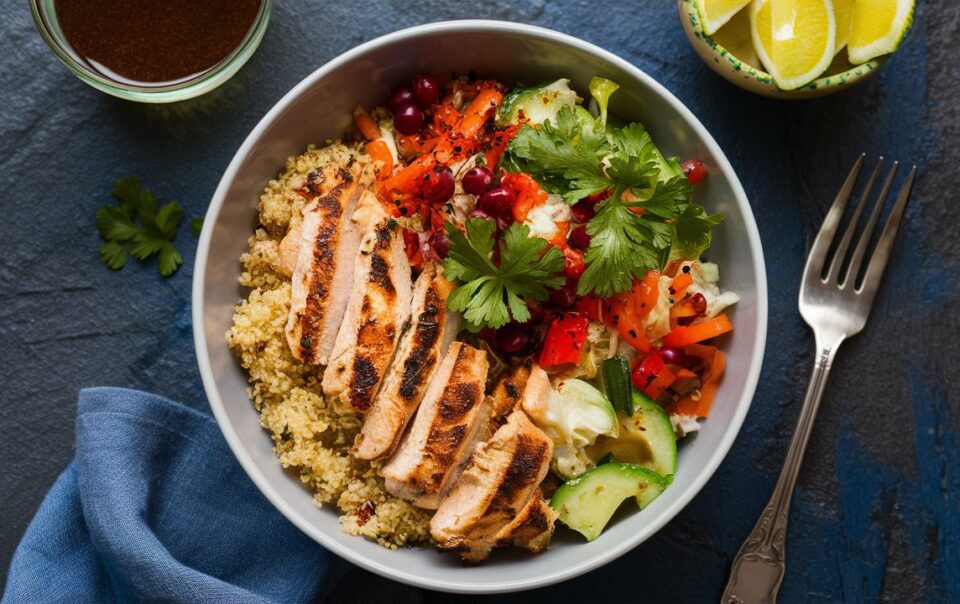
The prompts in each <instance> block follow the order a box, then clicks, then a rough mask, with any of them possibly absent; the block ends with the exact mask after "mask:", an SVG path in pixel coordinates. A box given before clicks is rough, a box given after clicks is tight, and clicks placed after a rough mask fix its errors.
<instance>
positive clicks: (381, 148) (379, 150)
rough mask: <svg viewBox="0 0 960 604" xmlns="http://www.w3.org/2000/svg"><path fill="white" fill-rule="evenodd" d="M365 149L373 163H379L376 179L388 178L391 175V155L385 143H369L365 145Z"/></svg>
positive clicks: (378, 141)
mask: <svg viewBox="0 0 960 604" xmlns="http://www.w3.org/2000/svg"><path fill="white" fill-rule="evenodd" d="M365 149H366V150H367V154H369V155H370V157H372V158H373V160H374V161H378V162H380V168H379V170H378V172H377V177H378V178H380V179H385V178H389V177H390V175H391V174H392V173H393V155H391V153H390V148H389V147H387V143H385V142H383V141H381V140H376V141H371V142H369V143H367V144H366V147H365Z"/></svg>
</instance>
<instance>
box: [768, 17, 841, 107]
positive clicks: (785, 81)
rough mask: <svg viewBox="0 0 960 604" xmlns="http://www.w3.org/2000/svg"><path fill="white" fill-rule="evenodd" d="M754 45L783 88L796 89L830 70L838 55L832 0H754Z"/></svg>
mask: <svg viewBox="0 0 960 604" xmlns="http://www.w3.org/2000/svg"><path fill="white" fill-rule="evenodd" d="M750 25H751V28H752V35H753V45H754V48H755V49H756V51H757V56H758V57H760V61H761V62H762V63H763V65H764V67H765V68H766V69H767V72H768V73H770V75H771V76H773V79H774V80H775V81H776V83H777V86H778V87H779V88H781V89H782V90H794V89H796V88H800V87H801V86H803V85H804V84H808V83H810V82H812V81H813V80H815V79H816V78H817V77H818V76H820V74H822V73H823V72H824V71H826V70H827V67H829V66H830V63H831V61H833V57H834V55H835V54H836V52H835V50H836V47H835V37H836V29H837V24H836V21H835V19H834V14H833V2H831V0H753V3H752V4H751V5H750Z"/></svg>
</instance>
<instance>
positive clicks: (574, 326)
mask: <svg viewBox="0 0 960 604" xmlns="http://www.w3.org/2000/svg"><path fill="white" fill-rule="evenodd" d="M589 324H590V320H589V319H588V318H587V317H585V316H582V315H577V314H572V313H571V314H565V315H561V316H560V317H558V318H556V319H554V320H553V322H552V323H550V327H549V328H548V329H547V335H546V337H545V338H544V342H543V350H542V351H541V352H540V358H539V359H538V360H537V363H538V364H539V365H540V366H541V367H553V366H554V365H564V364H567V363H579V362H580V353H581V351H582V350H583V347H584V345H585V344H586V342H587V326H588V325H589Z"/></svg>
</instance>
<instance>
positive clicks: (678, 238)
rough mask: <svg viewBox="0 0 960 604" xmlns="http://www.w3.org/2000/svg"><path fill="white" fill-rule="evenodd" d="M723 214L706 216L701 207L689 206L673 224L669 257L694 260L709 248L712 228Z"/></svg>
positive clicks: (721, 218)
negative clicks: (671, 246)
mask: <svg viewBox="0 0 960 604" xmlns="http://www.w3.org/2000/svg"><path fill="white" fill-rule="evenodd" d="M722 220H723V214H714V215H712V216H707V215H706V213H705V211H704V209H703V206H701V205H697V204H691V205H690V206H688V207H687V209H686V210H684V212H683V214H681V215H680V216H678V217H677V219H676V221H675V222H674V223H673V248H672V249H671V250H670V256H671V257H672V258H677V259H680V260H696V259H697V258H699V257H700V254H702V253H703V251H704V250H705V249H707V248H708V247H710V239H711V234H710V231H711V230H712V229H713V227H715V226H717V225H718V224H720V221H722Z"/></svg>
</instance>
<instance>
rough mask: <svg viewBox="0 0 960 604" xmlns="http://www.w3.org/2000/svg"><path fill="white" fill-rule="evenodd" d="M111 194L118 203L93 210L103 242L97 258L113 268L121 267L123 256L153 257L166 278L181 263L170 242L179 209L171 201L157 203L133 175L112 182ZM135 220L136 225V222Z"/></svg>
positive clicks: (177, 219) (145, 258)
mask: <svg viewBox="0 0 960 604" xmlns="http://www.w3.org/2000/svg"><path fill="white" fill-rule="evenodd" d="M110 192H111V194H112V195H113V196H114V198H116V200H117V201H118V202H119V204H118V205H107V206H103V207H102V208H100V209H98V210H97V214H96V219H95V222H96V225H97V231H98V232H99V233H100V237H101V238H102V239H103V240H104V241H106V243H104V244H103V245H102V246H101V247H100V257H101V258H102V259H103V262H104V263H105V264H106V265H107V266H108V267H110V268H112V269H113V270H119V269H121V268H123V266H124V265H126V263H127V255H128V254H129V255H130V256H133V257H134V258H136V259H138V260H147V259H148V258H150V257H151V256H156V257H157V271H158V272H159V273H160V274H161V275H163V276H164V277H169V276H170V275H172V274H173V273H175V272H176V271H177V269H178V268H179V267H180V265H181V264H183V256H181V255H180V252H179V251H177V249H176V248H175V247H174V246H173V244H172V243H171V242H172V241H173V240H174V239H176V237H177V229H178V228H179V226H180V222H181V221H182V220H183V210H182V209H181V208H180V204H178V203H177V202H176V201H175V200H174V201H169V202H167V203H165V204H163V205H160V201H161V200H160V198H159V197H157V196H155V195H154V194H153V193H152V192H151V191H150V189H147V188H145V187H144V186H143V184H142V183H141V182H140V179H139V178H137V177H135V176H128V177H126V178H121V179H119V180H118V181H117V182H115V183H114V185H113V187H112V188H111V190H110ZM137 221H139V224H137Z"/></svg>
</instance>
